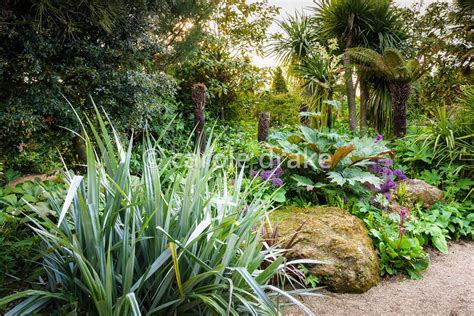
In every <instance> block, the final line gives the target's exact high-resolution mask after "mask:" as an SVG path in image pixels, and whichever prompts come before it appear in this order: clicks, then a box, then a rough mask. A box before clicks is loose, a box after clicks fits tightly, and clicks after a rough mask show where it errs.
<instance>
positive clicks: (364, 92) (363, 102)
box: [359, 75, 369, 136]
mask: <svg viewBox="0 0 474 316" xmlns="http://www.w3.org/2000/svg"><path fill="white" fill-rule="evenodd" d="M359 82H360V111H359V116H360V117H359V122H360V134H361V135H362V136H365V133H366V131H367V101H368V100H369V87H368V86H367V81H366V80H365V78H364V77H363V75H362V76H361V77H360V80H359Z"/></svg>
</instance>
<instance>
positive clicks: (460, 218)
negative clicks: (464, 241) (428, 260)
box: [407, 201, 474, 253]
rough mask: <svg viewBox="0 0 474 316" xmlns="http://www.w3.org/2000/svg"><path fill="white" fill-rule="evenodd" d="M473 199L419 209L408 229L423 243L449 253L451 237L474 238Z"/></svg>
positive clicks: (456, 238)
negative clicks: (428, 208) (448, 242)
mask: <svg viewBox="0 0 474 316" xmlns="http://www.w3.org/2000/svg"><path fill="white" fill-rule="evenodd" d="M473 207H474V205H473V203H472V201H468V202H465V203H456V202H453V203H450V204H443V203H441V202H439V203H437V204H435V205H433V207H432V208H431V209H430V210H426V211H424V210H421V209H418V210H416V211H415V212H414V219H413V220H412V221H410V223H409V224H408V225H407V230H409V231H411V232H413V233H414V234H416V235H417V236H418V238H419V239H420V241H421V243H422V245H425V244H427V243H428V242H430V243H431V245H433V247H434V248H436V249H438V250H439V251H441V252H442V253H448V244H447V241H448V240H449V239H451V237H452V238H454V239H455V240H458V239H459V238H462V237H467V238H470V239H474V216H473V213H472V211H473V210H474V208H473Z"/></svg>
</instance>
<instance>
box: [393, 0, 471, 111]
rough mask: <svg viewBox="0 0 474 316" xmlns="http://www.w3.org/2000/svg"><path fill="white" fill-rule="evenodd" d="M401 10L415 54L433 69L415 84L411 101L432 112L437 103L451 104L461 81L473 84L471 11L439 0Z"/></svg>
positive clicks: (423, 109) (412, 104)
mask: <svg viewBox="0 0 474 316" xmlns="http://www.w3.org/2000/svg"><path fill="white" fill-rule="evenodd" d="M468 2H469V1H468ZM402 14H403V20H404V21H405V23H406V25H407V27H406V30H407V32H408V34H409V37H408V39H407V41H408V43H407V44H408V45H407V46H408V47H409V48H410V51H411V54H412V57H415V58H417V59H418V60H423V62H424V64H425V65H426V68H427V69H430V72H428V73H426V74H425V75H424V76H423V77H422V78H421V80H420V81H419V82H418V83H417V84H416V85H415V86H414V93H413V96H412V98H411V100H410V105H411V108H412V109H419V110H420V109H421V110H422V111H423V112H424V113H425V114H427V115H430V116H431V115H433V114H434V112H435V110H436V108H437V107H439V106H443V105H445V104H448V105H449V104H451V103H452V102H453V101H454V100H455V99H456V97H457V96H459V95H460V94H461V92H462V91H461V89H460V88H461V86H462V85H465V84H472V58H473V56H474V55H473V53H472V46H473V43H474V38H473V36H472V32H470V31H469V30H470V29H472V27H471V28H470V27H469V25H471V26H472V25H473V18H472V16H473V15H472V11H471V12H470V11H469V10H463V9H461V8H460V7H458V6H455V5H452V4H450V3H449V2H447V1H437V2H433V3H430V4H429V5H427V6H426V7H425V8H424V9H423V10H421V9H420V7H419V6H414V7H413V8H411V9H403V10H402Z"/></svg>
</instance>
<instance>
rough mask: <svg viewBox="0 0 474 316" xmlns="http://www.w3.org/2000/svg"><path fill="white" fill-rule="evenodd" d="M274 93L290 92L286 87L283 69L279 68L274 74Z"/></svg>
mask: <svg viewBox="0 0 474 316" xmlns="http://www.w3.org/2000/svg"><path fill="white" fill-rule="evenodd" d="M272 91H273V93H275V94H280V93H287V92H288V88H287V87H286V80H285V77H283V72H282V71H281V67H278V68H277V69H276V70H275V71H274V73H273V79H272Z"/></svg>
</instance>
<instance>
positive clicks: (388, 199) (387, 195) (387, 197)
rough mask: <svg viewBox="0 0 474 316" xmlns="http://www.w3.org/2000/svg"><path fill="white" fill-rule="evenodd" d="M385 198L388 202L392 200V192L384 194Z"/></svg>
mask: <svg viewBox="0 0 474 316" xmlns="http://www.w3.org/2000/svg"><path fill="white" fill-rule="evenodd" d="M383 196H384V197H385V198H386V199H387V201H391V200H392V194H390V192H385V193H383Z"/></svg>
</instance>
